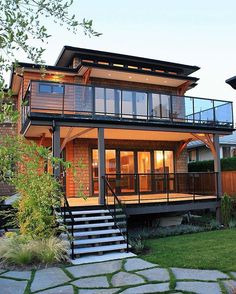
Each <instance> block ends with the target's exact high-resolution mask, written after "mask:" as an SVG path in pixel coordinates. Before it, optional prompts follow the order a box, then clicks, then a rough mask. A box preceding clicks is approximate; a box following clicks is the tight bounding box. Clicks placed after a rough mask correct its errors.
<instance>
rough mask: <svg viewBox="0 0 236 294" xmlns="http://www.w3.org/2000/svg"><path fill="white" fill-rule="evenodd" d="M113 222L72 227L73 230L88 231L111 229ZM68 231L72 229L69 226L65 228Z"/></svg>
mask: <svg viewBox="0 0 236 294" xmlns="http://www.w3.org/2000/svg"><path fill="white" fill-rule="evenodd" d="M114 225H115V224H114V222H108V223H96V224H83V225H74V229H75V230H76V229H89V228H101V227H113V226H114ZM67 228H68V229H72V226H71V225H68V226H67Z"/></svg>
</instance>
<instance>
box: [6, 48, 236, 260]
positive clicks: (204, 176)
mask: <svg viewBox="0 0 236 294" xmlns="http://www.w3.org/2000/svg"><path fill="white" fill-rule="evenodd" d="M19 65H20V67H21V70H19V69H18V70H17V72H16V71H13V72H12V76H11V88H12V90H13V91H14V93H15V94H16V95H17V97H18V101H19V103H18V105H22V106H21V108H19V111H20V112H21V121H20V122H19V132H20V133H21V134H22V135H23V136H25V137H26V138H27V139H29V140H34V141H36V142H38V144H41V145H44V146H47V147H51V148H52V152H53V155H54V156H56V157H61V156H63V157H64V158H65V159H66V160H69V161H72V162H77V161H78V160H81V161H82V163H83V165H84V166H83V168H82V167H80V168H78V174H79V175H80V176H79V178H80V179H79V180H80V183H75V182H74V181H73V179H72V174H71V173H70V172H68V173H67V174H65V173H60V169H55V170H54V176H55V177H57V178H61V177H62V176H63V183H64V190H65V195H66V199H67V201H66V205H67V210H66V212H67V213H66V214H65V218H66V221H67V222H68V224H69V228H70V230H71V233H72V235H73V237H74V238H75V241H74V243H73V244H72V249H73V250H74V251H73V253H74V254H79V255H80V254H86V253H93V252H94V253H96V252H105V251H112V250H122V249H125V248H126V247H125V246H127V244H126V243H127V230H126V225H127V223H126V221H127V219H126V215H145V214H157V213H158V214H160V213H167V212H181V211H191V210H198V209H215V210H216V209H217V208H219V205H220V204H219V197H220V196H221V180H220V177H221V173H220V164H219V160H220V146H219V136H221V135H230V134H231V133H232V131H233V130H234V124H233V110H232V102H229V101H223V100H214V99H205V98H200V97H189V96H184V94H185V92H186V91H187V90H189V89H191V88H193V87H195V86H196V85H197V81H198V78H196V77H193V76H192V74H193V73H195V72H196V71H197V70H198V69H199V67H197V66H190V65H185V64H177V63H173V62H166V61H160V60H153V59H148V58H141V57H135V56H129V55H123V54H116V53H110V52H102V51H96V50H88V49H82V48H74V47H69V46H65V47H64V48H63V50H62V51H61V53H60V55H59V57H58V59H57V61H56V63H55V65H54V66H46V67H45V68H41V67H40V66H39V65H37V64H30V63H19ZM19 72H20V74H19ZM22 102H23V104H22ZM194 140H200V141H202V142H204V144H206V145H207V146H208V147H209V149H210V150H211V152H212V154H213V157H214V161H215V171H214V172H211V173H188V171H187V163H188V154H187V150H186V146H187V145H188V143H189V142H190V141H194ZM78 191H80V192H82V193H83V194H84V195H86V196H87V200H84V199H81V198H78V197H76V195H77V193H78ZM124 205H125V209H124ZM89 236H93V238H92V239H91V238H89ZM95 245H97V246H95Z"/></svg>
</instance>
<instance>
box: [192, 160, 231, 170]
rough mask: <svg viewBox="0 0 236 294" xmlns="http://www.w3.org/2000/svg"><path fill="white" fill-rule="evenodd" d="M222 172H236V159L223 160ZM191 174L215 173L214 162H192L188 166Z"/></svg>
mask: <svg viewBox="0 0 236 294" xmlns="http://www.w3.org/2000/svg"><path fill="white" fill-rule="evenodd" d="M220 163H221V170H222V171H234V170H236V157H229V158H221V160H220ZM188 171H189V172H208V171H214V161H213V160H203V161H196V162H190V163H189V164H188Z"/></svg>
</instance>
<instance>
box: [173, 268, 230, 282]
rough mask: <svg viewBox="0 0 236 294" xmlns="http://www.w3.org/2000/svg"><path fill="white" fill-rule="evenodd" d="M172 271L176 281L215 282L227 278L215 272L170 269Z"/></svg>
mask: <svg viewBox="0 0 236 294" xmlns="http://www.w3.org/2000/svg"><path fill="white" fill-rule="evenodd" d="M172 271H173V274H174V275H175V277H176V279H177V280H201V281H216V280H217V279H228V278H229V277H228V276H227V275H226V274H224V273H222V272H220V271H217V270H197V269H184V268H172Z"/></svg>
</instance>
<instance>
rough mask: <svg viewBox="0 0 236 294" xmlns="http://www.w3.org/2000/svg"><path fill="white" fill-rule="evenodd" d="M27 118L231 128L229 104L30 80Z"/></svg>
mask: <svg viewBox="0 0 236 294" xmlns="http://www.w3.org/2000/svg"><path fill="white" fill-rule="evenodd" d="M23 101H24V103H23V106H22V124H23V125H24V123H25V121H26V119H27V117H34V116H35V117H45V118H53V117H55V118H57V119H63V118H69V119H77V120H78V119H81V120H88V119H90V120H93V121H94V122H96V121H100V122H101V121H103V122H108V121H109V122H114V123H120V122H122V123H135V124H139V123H143V124H152V125H153V124H154V125H157V126H158V125H164V126H170V127H172V128H173V127H179V128H181V127H185V128H190V129H191V128H192V129H193V128H197V129H198V128H200V129H220V130H231V129H233V127H234V125H233V106H232V102H229V101H223V100H214V99H205V98H198V97H188V96H177V95H168V94H163V93H155V92H146V91H145V92H142V91H136V90H135V91H133V90H131V89H119V88H105V87H97V86H92V85H80V84H67V83H55V82H47V81H31V82H30V85H29V87H28V89H27V91H26V94H25V97H24V99H23Z"/></svg>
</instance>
